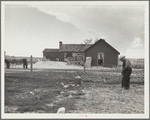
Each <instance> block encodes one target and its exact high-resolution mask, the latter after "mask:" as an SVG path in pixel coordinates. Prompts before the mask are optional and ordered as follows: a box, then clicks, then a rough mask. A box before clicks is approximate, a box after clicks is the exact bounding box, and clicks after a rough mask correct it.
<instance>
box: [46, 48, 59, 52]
mask: <svg viewBox="0 0 150 120" xmlns="http://www.w3.org/2000/svg"><path fill="white" fill-rule="evenodd" d="M43 52H59V49H48V48H45V49H44V50H43Z"/></svg>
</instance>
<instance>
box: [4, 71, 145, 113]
mask: <svg viewBox="0 0 150 120" xmlns="http://www.w3.org/2000/svg"><path fill="white" fill-rule="evenodd" d="M120 72H121V71H119V70H115V69H114V70H110V69H105V70H86V72H85V73H84V72H83V70H77V69H76V70H75V69H74V70H69V69H68V70H61V69H59V70H58V69H51V70H41V69H38V70H33V72H32V73H31V72H30V71H29V69H27V70H23V69H21V68H11V69H9V70H8V69H6V70H5V113H56V112H57V109H58V108H60V107H65V108H66V113H106V114H109V113H123V114H143V113H144V80H143V79H141V76H142V75H143V73H144V71H143V70H133V73H132V76H131V84H130V90H128V91H125V92H124V93H121V79H122V76H121V74H120ZM77 75H79V76H81V78H82V81H83V84H82V87H70V88H64V87H63V86H62V85H61V84H60V83H61V82H63V83H64V84H65V85H66V84H68V83H69V81H71V80H74V78H75V76H77ZM137 76H138V77H137Z"/></svg>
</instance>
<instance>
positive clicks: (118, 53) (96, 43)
mask: <svg viewBox="0 0 150 120" xmlns="http://www.w3.org/2000/svg"><path fill="white" fill-rule="evenodd" d="M102 41H103V42H105V43H106V44H107V45H108V46H109V47H111V48H112V49H113V50H115V51H116V52H117V53H118V54H120V52H118V51H117V50H116V49H115V48H114V47H112V46H111V45H110V44H108V43H107V42H106V41H105V40H104V39H100V40H98V41H97V42H95V43H94V44H93V45H91V46H90V47H88V48H87V49H86V50H85V52H86V51H87V50H89V49H90V48H92V47H93V46H95V45H96V44H97V43H99V42H102Z"/></svg>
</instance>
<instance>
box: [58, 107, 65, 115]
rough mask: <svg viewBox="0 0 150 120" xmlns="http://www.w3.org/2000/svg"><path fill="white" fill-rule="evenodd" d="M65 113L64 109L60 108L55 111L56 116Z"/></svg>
mask: <svg viewBox="0 0 150 120" xmlns="http://www.w3.org/2000/svg"><path fill="white" fill-rule="evenodd" d="M63 113H65V107H61V108H59V109H58V110H57V114H63Z"/></svg>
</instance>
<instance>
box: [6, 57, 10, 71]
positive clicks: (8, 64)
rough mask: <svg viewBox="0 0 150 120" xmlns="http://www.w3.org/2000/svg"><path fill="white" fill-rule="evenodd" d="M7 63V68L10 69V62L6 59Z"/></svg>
mask: <svg viewBox="0 0 150 120" xmlns="http://www.w3.org/2000/svg"><path fill="white" fill-rule="evenodd" d="M5 63H6V65H7V66H6V68H8V69H9V68H10V62H9V61H8V60H7V59H5Z"/></svg>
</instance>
